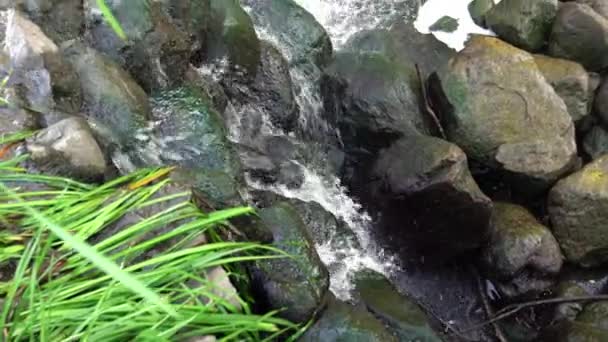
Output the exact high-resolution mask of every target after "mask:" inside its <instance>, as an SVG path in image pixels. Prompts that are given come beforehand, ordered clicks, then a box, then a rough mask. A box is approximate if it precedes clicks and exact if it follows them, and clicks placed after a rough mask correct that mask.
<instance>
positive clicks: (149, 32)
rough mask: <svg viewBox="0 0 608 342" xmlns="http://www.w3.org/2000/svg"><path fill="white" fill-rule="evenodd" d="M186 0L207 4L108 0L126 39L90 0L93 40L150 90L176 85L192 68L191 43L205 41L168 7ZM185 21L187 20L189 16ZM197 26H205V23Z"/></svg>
mask: <svg viewBox="0 0 608 342" xmlns="http://www.w3.org/2000/svg"><path fill="white" fill-rule="evenodd" d="M186 2H187V4H188V5H190V4H192V5H191V6H192V7H196V6H202V7H204V6H203V5H198V4H194V1H187V0H178V1H177V4H174V5H169V4H163V3H162V2H160V1H132V0H112V1H107V5H108V7H109V8H110V10H111V11H112V12H113V13H114V14H115V16H116V18H117V20H118V21H119V22H120V23H121V26H122V27H123V30H124V32H125V34H126V36H127V39H126V40H123V39H121V37H119V36H118V35H117V34H116V33H115V32H114V31H113V29H112V28H111V27H110V26H109V25H108V24H107V23H106V21H105V20H104V19H103V17H102V12H101V11H100V9H99V8H98V6H97V2H96V1H95V0H86V1H85V9H86V18H87V22H86V29H87V37H88V40H89V43H90V44H91V46H92V47H94V48H95V49H97V50H99V51H101V52H103V53H104V54H106V55H107V56H110V57H111V58H112V59H113V60H114V61H115V62H117V63H119V64H120V65H121V66H122V67H124V68H125V69H127V71H129V72H130V73H131V75H133V77H135V78H136V80H137V81H138V82H139V84H141V85H142V86H143V87H144V88H145V89H146V90H148V91H150V90H157V89H161V88H166V87H168V86H175V85H177V84H179V83H180V82H181V80H182V79H183V75H184V73H185V72H186V70H187V68H188V64H189V61H190V56H191V52H192V51H191V47H192V46H196V45H201V43H200V42H195V41H192V37H196V32H188V31H186V30H185V29H186V28H188V27H187V26H186V24H179V25H178V23H181V22H182V21H178V20H177V18H172V17H171V16H170V15H169V11H168V10H167V8H168V7H170V6H175V7H180V6H183V5H184V3H186ZM201 3H202V4H205V3H207V7H208V1H205V0H203V1H201ZM189 10H190V12H189V13H197V11H196V8H189ZM176 21H177V22H176ZM183 21H185V22H187V19H184V20H183ZM196 29H200V30H204V27H201V28H196Z"/></svg>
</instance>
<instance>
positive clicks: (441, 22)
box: [429, 15, 459, 33]
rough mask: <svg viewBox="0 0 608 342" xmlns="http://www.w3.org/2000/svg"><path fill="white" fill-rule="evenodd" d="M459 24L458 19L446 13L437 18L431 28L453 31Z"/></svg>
mask: <svg viewBox="0 0 608 342" xmlns="http://www.w3.org/2000/svg"><path fill="white" fill-rule="evenodd" d="M458 25H459V24H458V19H454V18H452V17H450V16H447V15H446V16H443V17H441V18H439V19H437V21H436V22H435V23H434V24H433V25H431V26H430V27H429V30H430V31H432V32H436V31H440V32H448V33H452V32H454V31H456V30H457V29H458Z"/></svg>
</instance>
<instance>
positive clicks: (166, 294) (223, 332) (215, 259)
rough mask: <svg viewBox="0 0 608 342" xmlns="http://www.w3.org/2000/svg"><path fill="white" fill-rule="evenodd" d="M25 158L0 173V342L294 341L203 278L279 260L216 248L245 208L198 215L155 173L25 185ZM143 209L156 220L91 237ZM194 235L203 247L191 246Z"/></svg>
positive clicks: (281, 324) (287, 327)
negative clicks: (2, 270)
mask: <svg viewBox="0 0 608 342" xmlns="http://www.w3.org/2000/svg"><path fill="white" fill-rule="evenodd" d="M17 138H19V137H18V136H12V137H5V138H3V139H0V143H2V142H4V143H6V142H10V141H15V139H17ZM24 158H27V156H22V157H18V158H14V159H11V160H9V161H4V162H0V228H2V232H1V233H0V265H6V263H7V261H12V262H13V263H14V264H16V267H15V269H14V275H13V276H12V278H11V279H9V280H8V281H6V282H5V283H1V284H0V297H4V304H3V310H2V316H1V319H0V333H1V334H3V337H4V340H10V341H23V340H35V341H81V340H82V341H133V340H134V341H180V340H185V339H187V338H189V337H198V336H207V335H213V336H216V337H217V338H218V339H220V340H223V341H232V340H239V341H261V340H271V339H273V338H274V337H276V336H278V335H280V334H284V333H285V332H287V331H295V330H296V328H297V327H296V326H294V325H293V324H292V323H290V322H288V321H285V320H283V319H279V318H276V317H274V316H275V314H276V312H270V313H268V314H267V315H262V316H260V315H255V314H253V313H252V311H251V309H250V306H249V303H247V302H246V301H245V300H243V299H242V297H241V296H239V295H237V294H234V297H233V298H226V296H223V295H221V292H218V289H217V288H216V284H215V283H214V282H213V281H211V280H210V279H208V278H207V277H206V270H210V269H213V268H214V267H224V268H225V269H228V270H230V269H231V267H230V265H233V264H238V263H241V262H246V261H252V260H259V259H263V258H276V257H284V255H283V254H282V253H281V252H280V251H278V250H276V249H273V248H271V247H266V246H262V245H259V244H255V243H243V242H224V241H221V240H220V239H219V238H218V237H219V236H220V234H219V231H220V230H221V229H222V227H223V226H222V224H223V223H224V222H226V221H227V220H228V219H230V218H233V217H235V216H238V215H247V214H251V213H252V212H253V211H252V209H251V208H248V207H243V208H234V209H228V210H222V211H216V212H212V213H202V212H201V211H200V210H199V209H198V208H196V207H195V206H194V205H193V204H192V203H191V202H190V200H189V196H190V194H189V191H184V192H173V193H172V192H170V191H163V189H166V188H167V187H169V186H171V181H170V180H169V179H164V176H165V175H166V174H167V173H168V172H169V171H170V170H169V169H166V168H161V169H147V170H140V171H137V172H135V173H133V174H131V175H128V176H124V177H121V178H118V179H116V180H113V181H110V182H108V183H106V184H103V185H99V186H94V185H89V184H84V183H80V182H76V181H73V180H70V179H65V178H62V177H54V176H44V175H34V174H27V173H25V172H24V170H22V169H20V168H19V166H18V165H19V163H20V162H22V161H23V159H24ZM154 208H163V209H160V210H159V211H158V212H155V213H153V214H151V215H148V216H143V217H141V219H140V220H138V221H137V222H135V223H131V224H128V225H126V226H125V227H122V228H121V229H118V230H117V231H115V232H114V233H113V234H110V235H109V236H105V237H100V236H104V234H103V233H104V232H106V229H111V228H112V227H115V225H116V224H117V222H119V220H121V219H122V218H124V217H125V216H126V215H130V214H133V213H138V212H140V211H142V210H144V211H145V210H148V211H149V210H150V209H154ZM167 227H171V229H167ZM202 235H204V236H205V237H206V238H207V239H208V240H210V241H207V243H204V244H200V243H198V242H200V237H201V236H202ZM87 241H88V242H87ZM237 276H238V274H237ZM241 276H242V275H241ZM218 293H219V294H218Z"/></svg>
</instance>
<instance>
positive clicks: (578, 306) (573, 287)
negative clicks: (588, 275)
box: [553, 281, 589, 322]
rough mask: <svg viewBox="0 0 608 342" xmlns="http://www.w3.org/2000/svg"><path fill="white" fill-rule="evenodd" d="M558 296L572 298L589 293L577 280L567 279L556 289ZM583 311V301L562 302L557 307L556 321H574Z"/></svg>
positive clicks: (554, 319)
mask: <svg viewBox="0 0 608 342" xmlns="http://www.w3.org/2000/svg"><path fill="white" fill-rule="evenodd" d="M555 295H556V297H557V298H572V297H583V296H588V295H589V293H588V292H587V291H586V290H585V289H584V288H583V287H581V286H579V285H578V284H577V283H576V282H573V281H566V282H562V283H560V284H559V285H558V286H557V289H556V290H555ZM581 311H583V303H580V302H578V303H577V302H573V303H562V304H559V305H557V306H556V307H555V316H554V318H553V321H554V322H563V321H574V320H575V319H576V317H577V316H578V314H579V313H580V312H581Z"/></svg>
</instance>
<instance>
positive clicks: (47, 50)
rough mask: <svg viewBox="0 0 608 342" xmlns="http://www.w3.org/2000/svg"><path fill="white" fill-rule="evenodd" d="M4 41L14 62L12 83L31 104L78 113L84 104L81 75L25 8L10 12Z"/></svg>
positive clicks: (35, 106) (46, 109)
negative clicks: (79, 79)
mask: <svg viewBox="0 0 608 342" xmlns="http://www.w3.org/2000/svg"><path fill="white" fill-rule="evenodd" d="M4 45H5V46H6V49H5V51H6V53H7V55H8V57H9V59H10V64H11V70H12V73H11V83H10V86H11V87H15V88H18V89H19V92H20V93H21V94H22V97H23V100H25V102H26V105H27V106H28V107H30V108H34V109H36V110H38V111H48V110H51V109H54V108H55V106H57V107H59V108H60V109H62V110H65V111H69V112H72V113H76V112H77V111H78V110H79V109H80V105H81V90H80V84H79V82H78V77H77V75H76V73H75V71H74V69H73V68H72V66H71V65H70V64H69V63H68V62H67V61H66V60H65V59H64V58H63V56H62V54H61V51H60V50H59V48H58V47H57V45H56V44H55V43H54V42H53V41H52V40H51V39H50V38H48V37H47V36H46V35H45V34H44V32H42V30H41V29H40V27H39V26H38V25H36V24H35V23H33V22H32V21H30V20H29V19H28V18H27V17H26V16H25V15H24V14H23V13H22V12H20V11H17V10H11V11H9V14H8V21H7V28H6V36H5V41H4Z"/></svg>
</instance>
